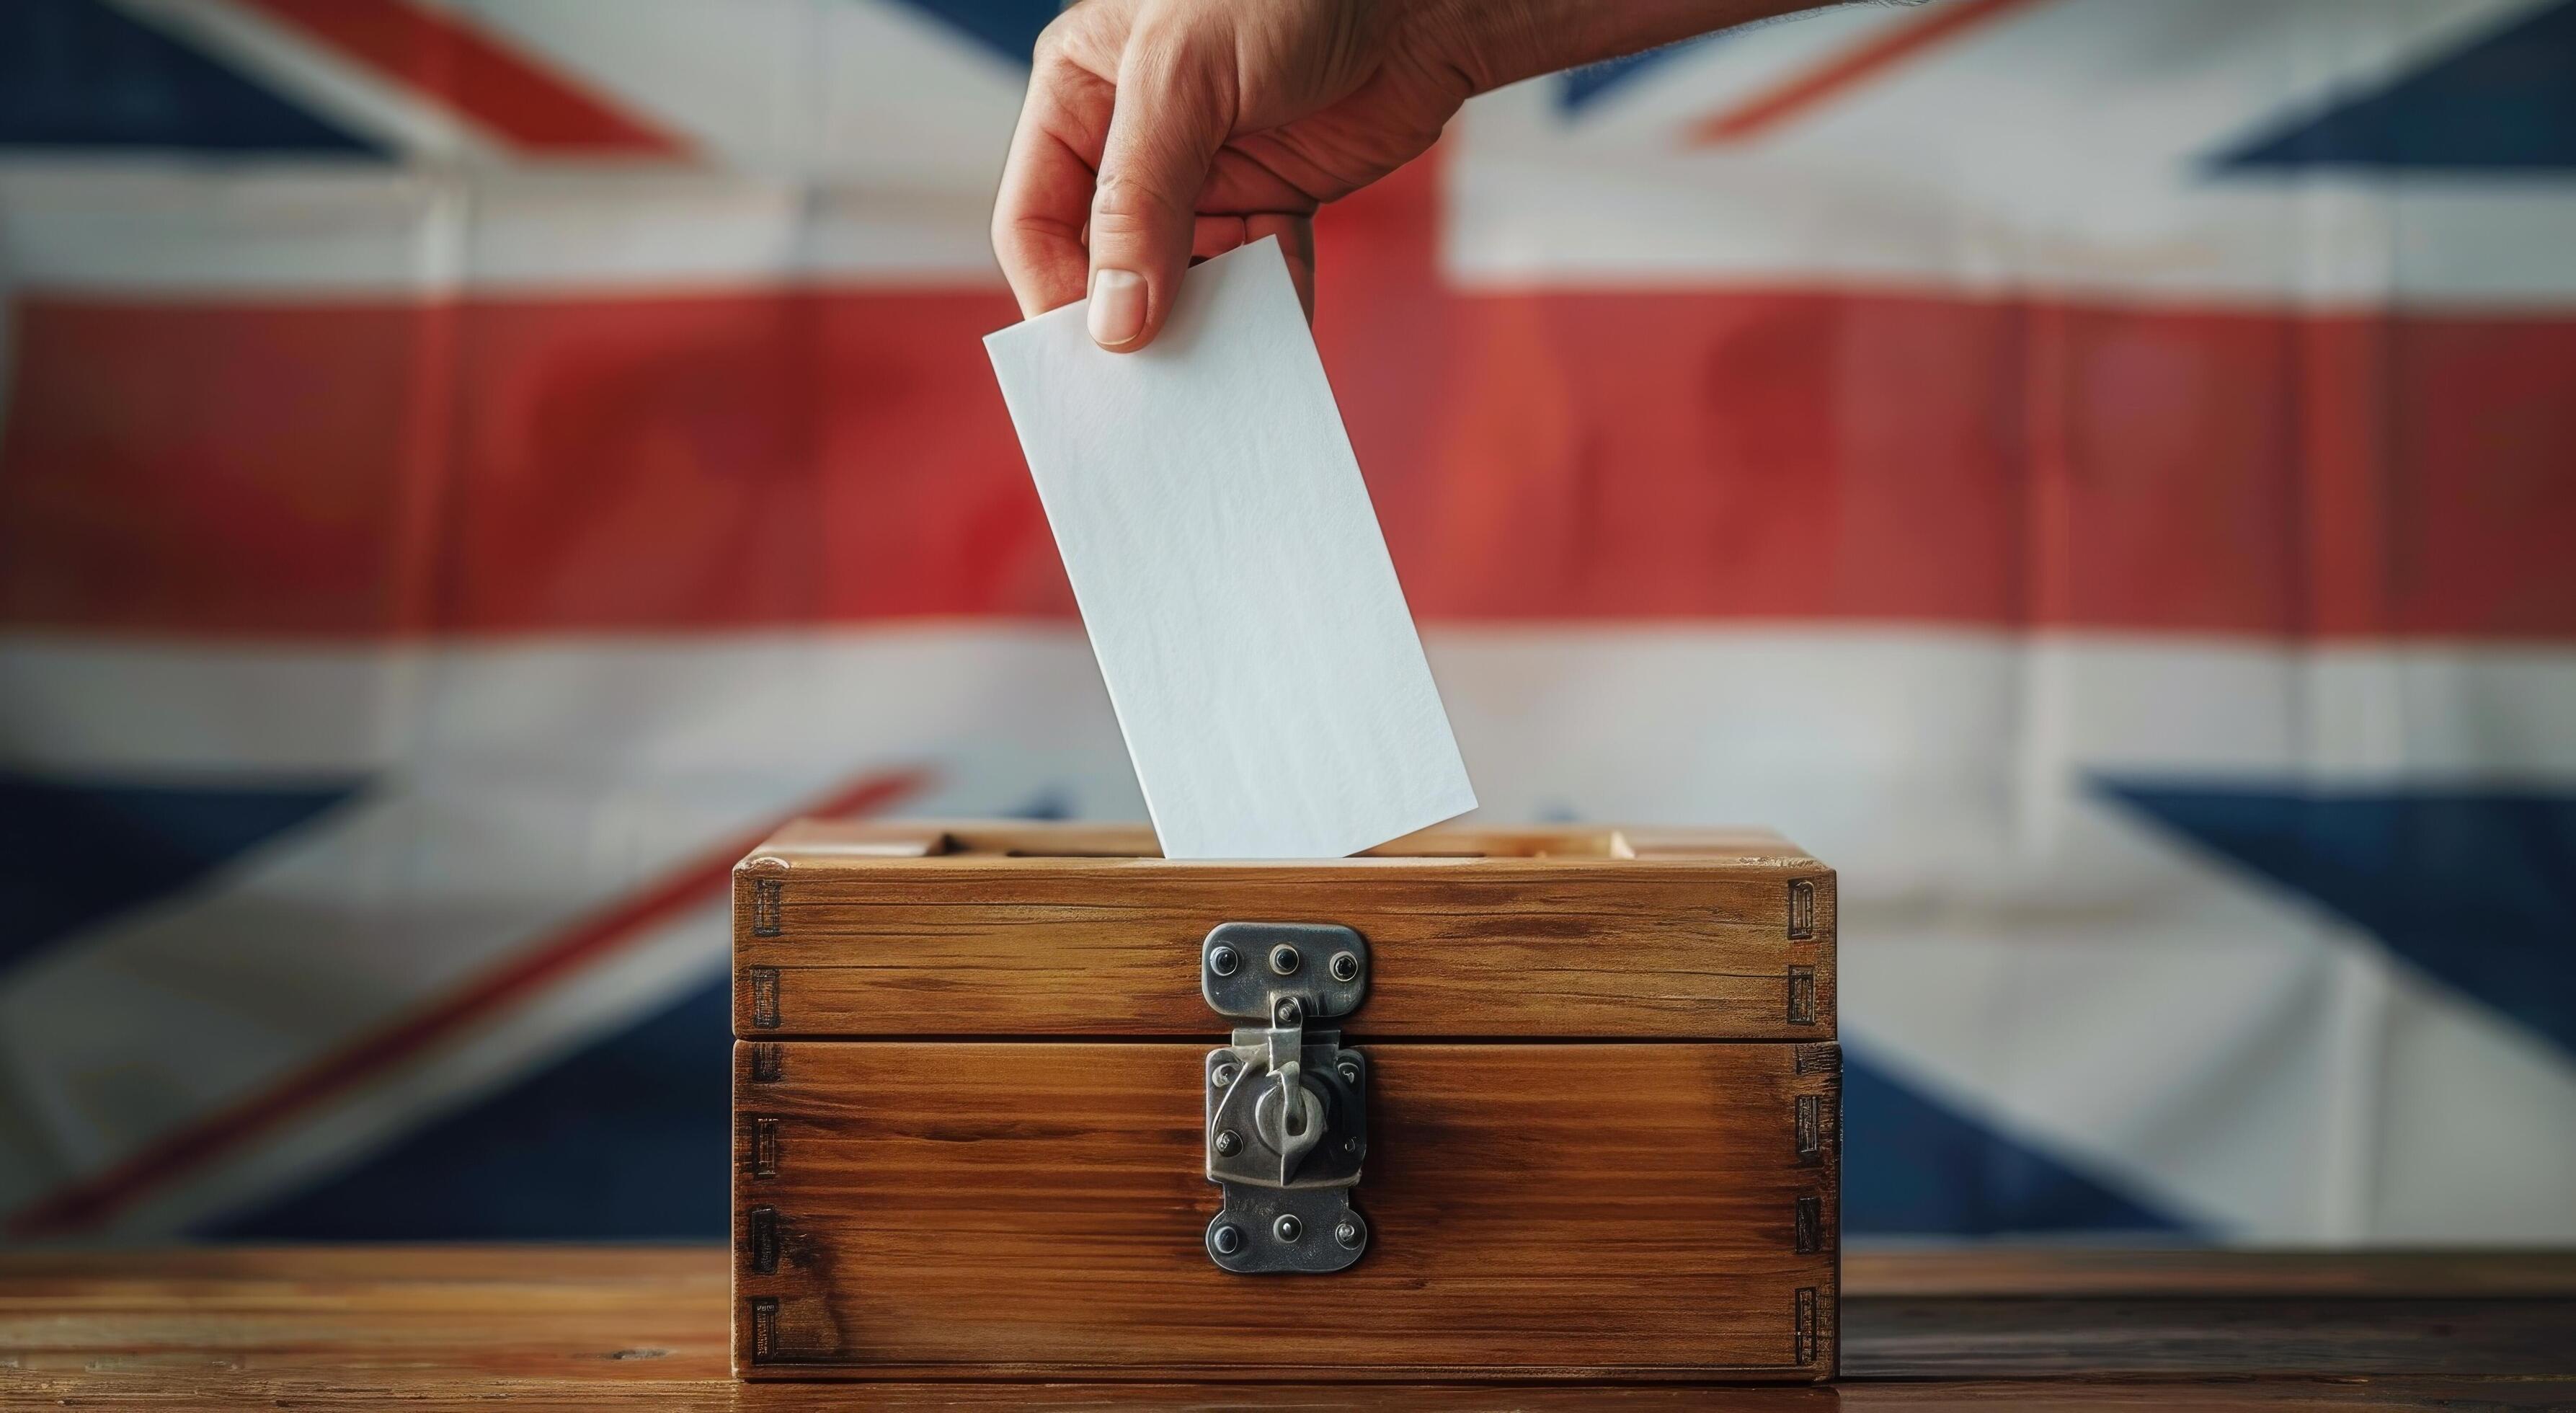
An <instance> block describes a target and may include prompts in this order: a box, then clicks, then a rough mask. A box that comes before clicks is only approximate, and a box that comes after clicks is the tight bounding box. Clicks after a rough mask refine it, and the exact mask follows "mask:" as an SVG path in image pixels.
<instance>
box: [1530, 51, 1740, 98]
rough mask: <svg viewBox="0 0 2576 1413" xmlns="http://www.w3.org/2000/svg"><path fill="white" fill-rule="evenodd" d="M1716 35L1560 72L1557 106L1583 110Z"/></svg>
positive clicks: (1557, 85) (1557, 86)
mask: <svg viewBox="0 0 2576 1413" xmlns="http://www.w3.org/2000/svg"><path fill="white" fill-rule="evenodd" d="M1716 37H1717V36H1715V35H1701V36H1700V37H1699V38H1697V39H1685V40H1683V41H1681V42H1680V43H1678V44H1667V45H1665V46H1664V47H1662V48H1660V49H1649V50H1647V51H1646V52H1645V53H1643V54H1626V55H1622V56H1620V57H1619V58H1616V59H1604V60H1602V61H1601V62H1600V63H1598V64H1586V65H1584V66H1583V67H1581V68H1579V69H1568V70H1566V71H1565V72H1564V73H1561V74H1559V75H1557V76H1556V78H1557V83H1556V103H1557V106H1558V107H1559V108H1562V109H1563V110H1565V111H1566V112H1568V113H1578V112H1581V111H1582V110H1583V109H1585V108H1587V107H1590V106H1591V105H1592V103H1593V102H1594V101H1595V100H1597V99H1599V98H1601V97H1602V96H1603V95H1605V94H1608V93H1612V92H1615V91H1617V90H1618V89H1619V88H1620V86H1622V85H1624V84H1625V83H1627V82H1628V81H1629V80H1630V79H1633V78H1635V77H1637V76H1638V75H1639V74H1642V73H1645V72H1647V71H1648V70H1650V69H1654V68H1656V67H1658V66H1660V65H1662V64H1663V62H1664V61H1665V60H1667V59H1671V58H1673V57H1675V56H1677V55H1680V54H1682V53H1684V52H1686V51H1688V50H1691V49H1693V48H1696V47H1698V46H1699V45H1701V44H1705V43H1707V42H1708V41H1709V40H1712V39H1715V38H1716Z"/></svg>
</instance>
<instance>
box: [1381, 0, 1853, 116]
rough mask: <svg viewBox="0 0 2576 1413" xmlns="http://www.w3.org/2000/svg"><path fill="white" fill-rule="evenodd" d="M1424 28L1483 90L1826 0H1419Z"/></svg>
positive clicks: (1821, 5) (1419, 16)
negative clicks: (1443, 40) (1441, 39)
mask: <svg viewBox="0 0 2576 1413" xmlns="http://www.w3.org/2000/svg"><path fill="white" fill-rule="evenodd" d="M1419 3H1420V7H1421V8H1420V10H1419V11H1418V12H1417V15H1416V18H1417V20H1418V22H1419V23H1420V24H1421V25H1422V26H1423V27H1424V30H1425V32H1427V33H1437V34H1441V35H1444V36H1448V37H1450V38H1451V39H1453V40H1454V43H1455V47H1454V48H1452V49H1451V51H1450V57H1451V61H1452V62H1454V63H1455V64H1457V65H1458V67H1459V69H1460V70H1461V72H1462V73H1464V74H1465V75H1466V77H1467V79H1468V81H1469V83H1470V84H1472V85H1473V87H1474V89H1475V91H1476V92H1479V93H1482V92H1486V91H1488V90H1491V89H1496V88H1500V87H1502V86H1503V85H1505V84H1508V83H1516V82H1518V81H1520V80H1522V79H1525V78H1532V77H1535V76H1537V75H1539V74H1546V73H1554V72H1556V71H1557V70H1559V69H1569V68H1573V67H1575V66H1576V65H1579V64H1594V63H1599V62H1601V61H1602V60H1604V59H1615V58H1618V57H1619V56H1621V55H1623V54H1634V53H1637V52H1639V51H1641V50H1646V49H1653V48H1655V47H1657V46H1659V45H1664V44H1672V43H1675V42H1677V41H1680V40H1684V39H1688V38H1690V37H1691V36H1693V35H1698V34H1706V33H1708V32H1710V31H1712V30H1720V29H1729V28H1732V27H1734V26H1736V25H1741V24H1750V23H1752V22H1753V21H1755V20H1766V19H1770V18H1773V17H1774V16H1778V15H1785V14H1789V13H1792V12H1794V11H1798V10H1813V9H1820V8H1824V6H1825V4H1826V3H1830V0H1419Z"/></svg>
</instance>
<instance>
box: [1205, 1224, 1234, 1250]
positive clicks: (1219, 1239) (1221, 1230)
mask: <svg viewBox="0 0 2576 1413" xmlns="http://www.w3.org/2000/svg"><path fill="white" fill-rule="evenodd" d="M1208 1240H1209V1241H1211V1242H1213V1243H1214V1244H1215V1246H1216V1251H1217V1254H1218V1255H1220V1256H1231V1255H1233V1254H1234V1253H1236V1252H1238V1251H1241V1250H1242V1249H1243V1228H1241V1227H1238V1226H1234V1225H1232V1224H1228V1225H1226V1226H1221V1227H1218V1228H1217V1229H1216V1233H1215V1235H1213V1236H1211V1237H1209V1238H1208Z"/></svg>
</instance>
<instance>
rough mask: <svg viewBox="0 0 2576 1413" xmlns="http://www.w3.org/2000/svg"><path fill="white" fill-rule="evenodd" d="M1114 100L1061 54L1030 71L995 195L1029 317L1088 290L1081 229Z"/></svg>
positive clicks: (996, 228) (1000, 229)
mask: <svg viewBox="0 0 2576 1413" xmlns="http://www.w3.org/2000/svg"><path fill="white" fill-rule="evenodd" d="M1095 90H1096V91H1095ZM1111 98H1112V90H1111V88H1110V85H1109V83H1108V82H1107V81H1106V80H1104V79H1101V78H1099V77H1098V76H1096V75H1094V74H1091V73H1089V72H1087V71H1085V70H1083V69H1081V68H1078V67H1076V66H1074V65H1073V64H1070V63H1067V62H1064V61H1063V60H1061V59H1057V60H1054V61H1053V62H1048V61H1046V60H1044V59H1041V61H1040V62H1039V63H1038V64H1037V66H1036V68H1035V69H1034V71H1032V72H1031V74H1030V75H1029V92H1028V97H1027V99H1026V100H1025V101H1024V102H1023V103H1022V104H1021V105H1020V122H1019V126H1018V128H1016V129H1015V130H1014V131H1013V132H1012V134H1011V154H1010V156H1009V157H1008V158H1006V159H1005V160H1004V161H1003V163H1002V185H1001V190H1000V191H999V192H998V193H997V194H996V195H995V197H994V200H993V254H994V256H995V257H996V258H998V259H999V260H1000V261H1001V262H1002V276H1003V278H1005V279H1007V280H1009V281H1010V282H1011V293H1012V294H1013V295H1014V296H1016V297H1017V298H1018V300H1019V302H1020V316H1021V317H1022V318H1030V317H1034V316H1036V315H1039V314H1043V313H1045V312H1046V311H1048V310H1050V309H1054V308H1057V307H1059V306H1062V305H1066V304H1071V303H1072V302H1074V301H1075V300H1077V299H1080V298H1082V296H1083V293H1084V285H1085V283H1086V281H1088V279H1089V278H1090V272H1091V256H1090V252H1089V251H1088V250H1087V249H1086V248H1085V247H1084V245H1083V240H1082V230H1083V224H1084V223H1085V222H1086V221H1088V220H1089V219H1090V218H1091V194H1092V188H1093V185H1094V184H1095V178H1096V174H1097V173H1096V168H1097V164H1098V162H1099V160H1100V147H1101V142H1102V140H1103V139H1104V138H1105V136H1106V130H1107V126H1108V124H1107V118H1108V114H1109V106H1110V102H1111ZM1094 110H1096V116H1095V115H1094Z"/></svg>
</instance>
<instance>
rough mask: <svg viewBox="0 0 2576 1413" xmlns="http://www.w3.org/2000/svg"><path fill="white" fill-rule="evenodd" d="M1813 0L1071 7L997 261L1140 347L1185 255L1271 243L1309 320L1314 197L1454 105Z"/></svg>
mask: <svg viewBox="0 0 2576 1413" xmlns="http://www.w3.org/2000/svg"><path fill="white" fill-rule="evenodd" d="M1815 3H1817V0H1080V3H1078V4H1076V5H1074V6H1073V8H1071V9H1069V10H1067V11H1065V12H1064V13H1063V14H1061V15H1058V16H1057V17H1056V20H1055V23H1053V24H1051V25H1048V26H1047V28H1046V32H1045V33H1044V34H1042V35H1040V36H1039V37H1038V45H1037V54H1036V56H1035V58H1034V60H1033V62H1032V70H1031V73H1030V75H1029V94H1028V99H1027V101H1026V103H1024V104H1023V105H1022V107H1021V109H1020V126H1019V130H1018V131H1017V132H1015V133H1014V134H1012V137H1011V155H1010V159H1009V160H1008V161H1007V162H1005V163H1004V164H1003V167H1002V190H1001V195H1000V198H999V199H998V200H997V201H996V202H995V204H994V207H993V252H994V254H996V255H998V256H1000V257H1001V261H1002V273H1003V274H1004V275H1006V276H1008V277H1009V279H1010V282H1011V292H1012V293H1013V294H1016V295H1018V296H1019V301H1020V313H1021V314H1022V315H1024V316H1027V315H1036V314H1043V313H1045V312H1046V311H1047V310H1050V309H1053V308H1056V307H1057V306H1059V305H1064V304H1070V303H1072V302H1073V301H1075V300H1077V299H1080V298H1082V297H1083V295H1084V294H1085V293H1086V292H1088V293H1089V294H1090V295H1091V336H1092V338H1094V339H1096V340H1098V341H1099V343H1100V346H1101V347H1103V348H1107V349H1111V350H1113V351H1116V352H1122V353H1123V352H1128V351H1131V350H1134V349H1139V348H1143V347H1144V346H1145V345H1146V344H1147V343H1149V342H1151V341H1152V340H1153V337H1154V335H1155V333H1156V332H1157V331H1158V330H1160V329H1161V328H1162V327H1163V320H1164V319H1165V318H1166V317H1167V316H1168V315H1169V314H1170V313H1171V308H1172V296H1173V294H1174V293H1175V292H1177V291H1178V290H1179V288H1180V282H1181V271H1182V270H1183V269H1184V268H1186V267H1187V266H1188V264H1189V261H1190V258H1191V257H1192V256H1208V255H1217V254H1222V253H1223V252H1225V251H1228V250H1232V249H1233V248H1235V247H1236V246H1238V245H1242V244H1245V243H1246V242H1249V241H1256V240H1259V239H1261V238H1262V237H1264V236H1273V235H1275V236H1277V237H1279V243H1280V246H1281V247H1282V249H1284V250H1285V251H1286V253H1287V256H1288V269H1289V273H1290V274H1291V275H1293V276H1294V277H1295V278H1296V281H1297V293H1298V295H1299V297H1300V298H1302V299H1304V300H1305V302H1306V311H1307V313H1308V315H1309V316H1310V317H1311V316H1312V315H1313V313H1314V308H1315V295H1314V268H1315V256H1314V227H1313V224H1312V222H1313V217H1314V214H1315V208H1316V207H1317V206H1320V205H1322V204H1323V203H1325V202H1327V201H1331V200H1334V199H1336V198H1338V197H1342V196H1346V195H1348V194H1349V193H1351V192H1353V191H1355V190H1357V189H1359V188H1360V187H1363V186H1366V185H1368V184H1369V183H1370V182H1373V181H1375V180H1377V179H1378V178H1379V177H1382V176H1385V175H1386V174H1387V173H1389V172H1391V171H1394V170H1395V169H1396V168H1397V167H1400V166H1402V165H1404V164H1405V163H1406V162H1408V161H1410V160H1412V159H1413V158H1414V157H1416V156H1419V155H1420V154H1421V153H1422V152H1423V150H1424V149H1426V148H1428V147H1430V146H1431V144H1432V143H1433V142H1434V141H1435V140H1437V139H1438V138H1439V136H1440V129H1441V127H1442V125H1443V124H1445V123H1447V122H1448V121H1449V117H1450V115H1451V114H1453V113H1455V112H1457V111H1458V106H1459V105H1460V104H1462V103H1464V102H1466V101H1467V99H1468V98H1469V97H1470V96H1471V95H1473V94H1477V93H1481V92H1484V91H1485V90H1486V89H1489V88H1495V87H1498V86H1500V85H1502V84H1504V83H1508V82H1511V81H1512V80H1514V79H1520V78H1527V77H1529V76H1530V75H1532V74H1540V73H1546V72H1548V71H1549V70H1551V69H1557V68H1563V67H1565V66H1567V65H1569V64H1586V63H1591V62H1594V61H1596V60H1600V59H1607V58H1611V57H1613V56H1616V55H1620V54H1628V53H1634V52H1635V51H1637V50H1640V49H1646V48H1650V47H1652V46H1654V45H1657V44H1666V43H1670V42H1672V41H1674V40H1677V39H1682V38H1685V37H1687V36H1689V35H1693V34H1698V33H1701V32H1702V31H1705V30H1709V29H1715V28H1718V27H1720V26H1724V25H1730V24H1740V23H1742V22H1744V21H1746V20H1751V19H1758V18H1762V17H1764V16H1769V15H1776V14H1780V13H1783V12H1785V11H1788V10H1793V9H1800V8H1805V7H1807V6H1810V5H1813V4H1815Z"/></svg>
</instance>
